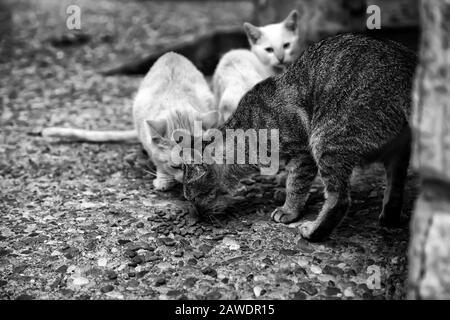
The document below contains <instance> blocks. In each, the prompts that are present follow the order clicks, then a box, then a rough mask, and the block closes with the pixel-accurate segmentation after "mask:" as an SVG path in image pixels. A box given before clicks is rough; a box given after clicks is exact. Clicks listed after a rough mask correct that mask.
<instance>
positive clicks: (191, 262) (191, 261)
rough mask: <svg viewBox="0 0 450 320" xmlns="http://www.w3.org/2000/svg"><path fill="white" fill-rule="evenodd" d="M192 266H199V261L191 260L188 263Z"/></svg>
mask: <svg viewBox="0 0 450 320" xmlns="http://www.w3.org/2000/svg"><path fill="white" fill-rule="evenodd" d="M187 263H188V264H190V265H191V266H195V265H196V264H197V259H194V258H191V259H189V260H188V261H187Z"/></svg>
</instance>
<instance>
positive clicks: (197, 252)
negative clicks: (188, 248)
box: [193, 251, 205, 259]
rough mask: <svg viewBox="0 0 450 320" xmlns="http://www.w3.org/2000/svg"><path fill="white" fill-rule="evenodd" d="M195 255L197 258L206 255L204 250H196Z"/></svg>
mask: <svg viewBox="0 0 450 320" xmlns="http://www.w3.org/2000/svg"><path fill="white" fill-rule="evenodd" d="M193 256H194V258H196V259H200V258H203V257H204V256H205V255H204V254H203V252H200V251H196V252H194V254H193Z"/></svg>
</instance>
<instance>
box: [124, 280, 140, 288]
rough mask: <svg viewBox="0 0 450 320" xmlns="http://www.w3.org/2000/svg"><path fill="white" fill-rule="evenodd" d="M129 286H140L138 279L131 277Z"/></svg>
mask: <svg viewBox="0 0 450 320" xmlns="http://www.w3.org/2000/svg"><path fill="white" fill-rule="evenodd" d="M127 287H128V288H136V287H139V281H137V280H136V279H131V280H130V281H128V282H127Z"/></svg>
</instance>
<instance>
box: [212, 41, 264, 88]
mask: <svg viewBox="0 0 450 320" xmlns="http://www.w3.org/2000/svg"><path fill="white" fill-rule="evenodd" d="M270 75H271V74H270V71H269V69H268V68H267V67H266V66H264V65H263V64H262V63H261V62H260V61H259V59H258V58H257V57H256V55H255V54H254V53H253V52H251V51H250V50H245V49H235V50H231V51H229V52H227V53H226V54H225V55H223V57H222V58H221V59H220V61H219V64H218V65H217V68H216V70H215V72H214V76H213V87H214V92H215V93H216V95H219V96H220V94H221V93H222V92H223V91H225V90H226V89H227V87H229V86H234V87H240V88H242V90H244V91H247V90H249V89H250V88H251V87H252V86H253V85H255V84H256V83H258V82H259V81H261V80H263V79H265V78H267V77H268V76H270Z"/></svg>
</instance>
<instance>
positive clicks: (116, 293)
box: [106, 291, 123, 300]
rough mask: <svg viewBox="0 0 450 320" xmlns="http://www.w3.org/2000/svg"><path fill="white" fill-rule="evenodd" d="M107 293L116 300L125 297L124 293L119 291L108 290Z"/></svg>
mask: <svg viewBox="0 0 450 320" xmlns="http://www.w3.org/2000/svg"><path fill="white" fill-rule="evenodd" d="M106 295H107V296H108V297H109V298H111V299H116V300H122V299H123V294H121V293H120V292H117V291H111V292H108V293H106Z"/></svg>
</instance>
